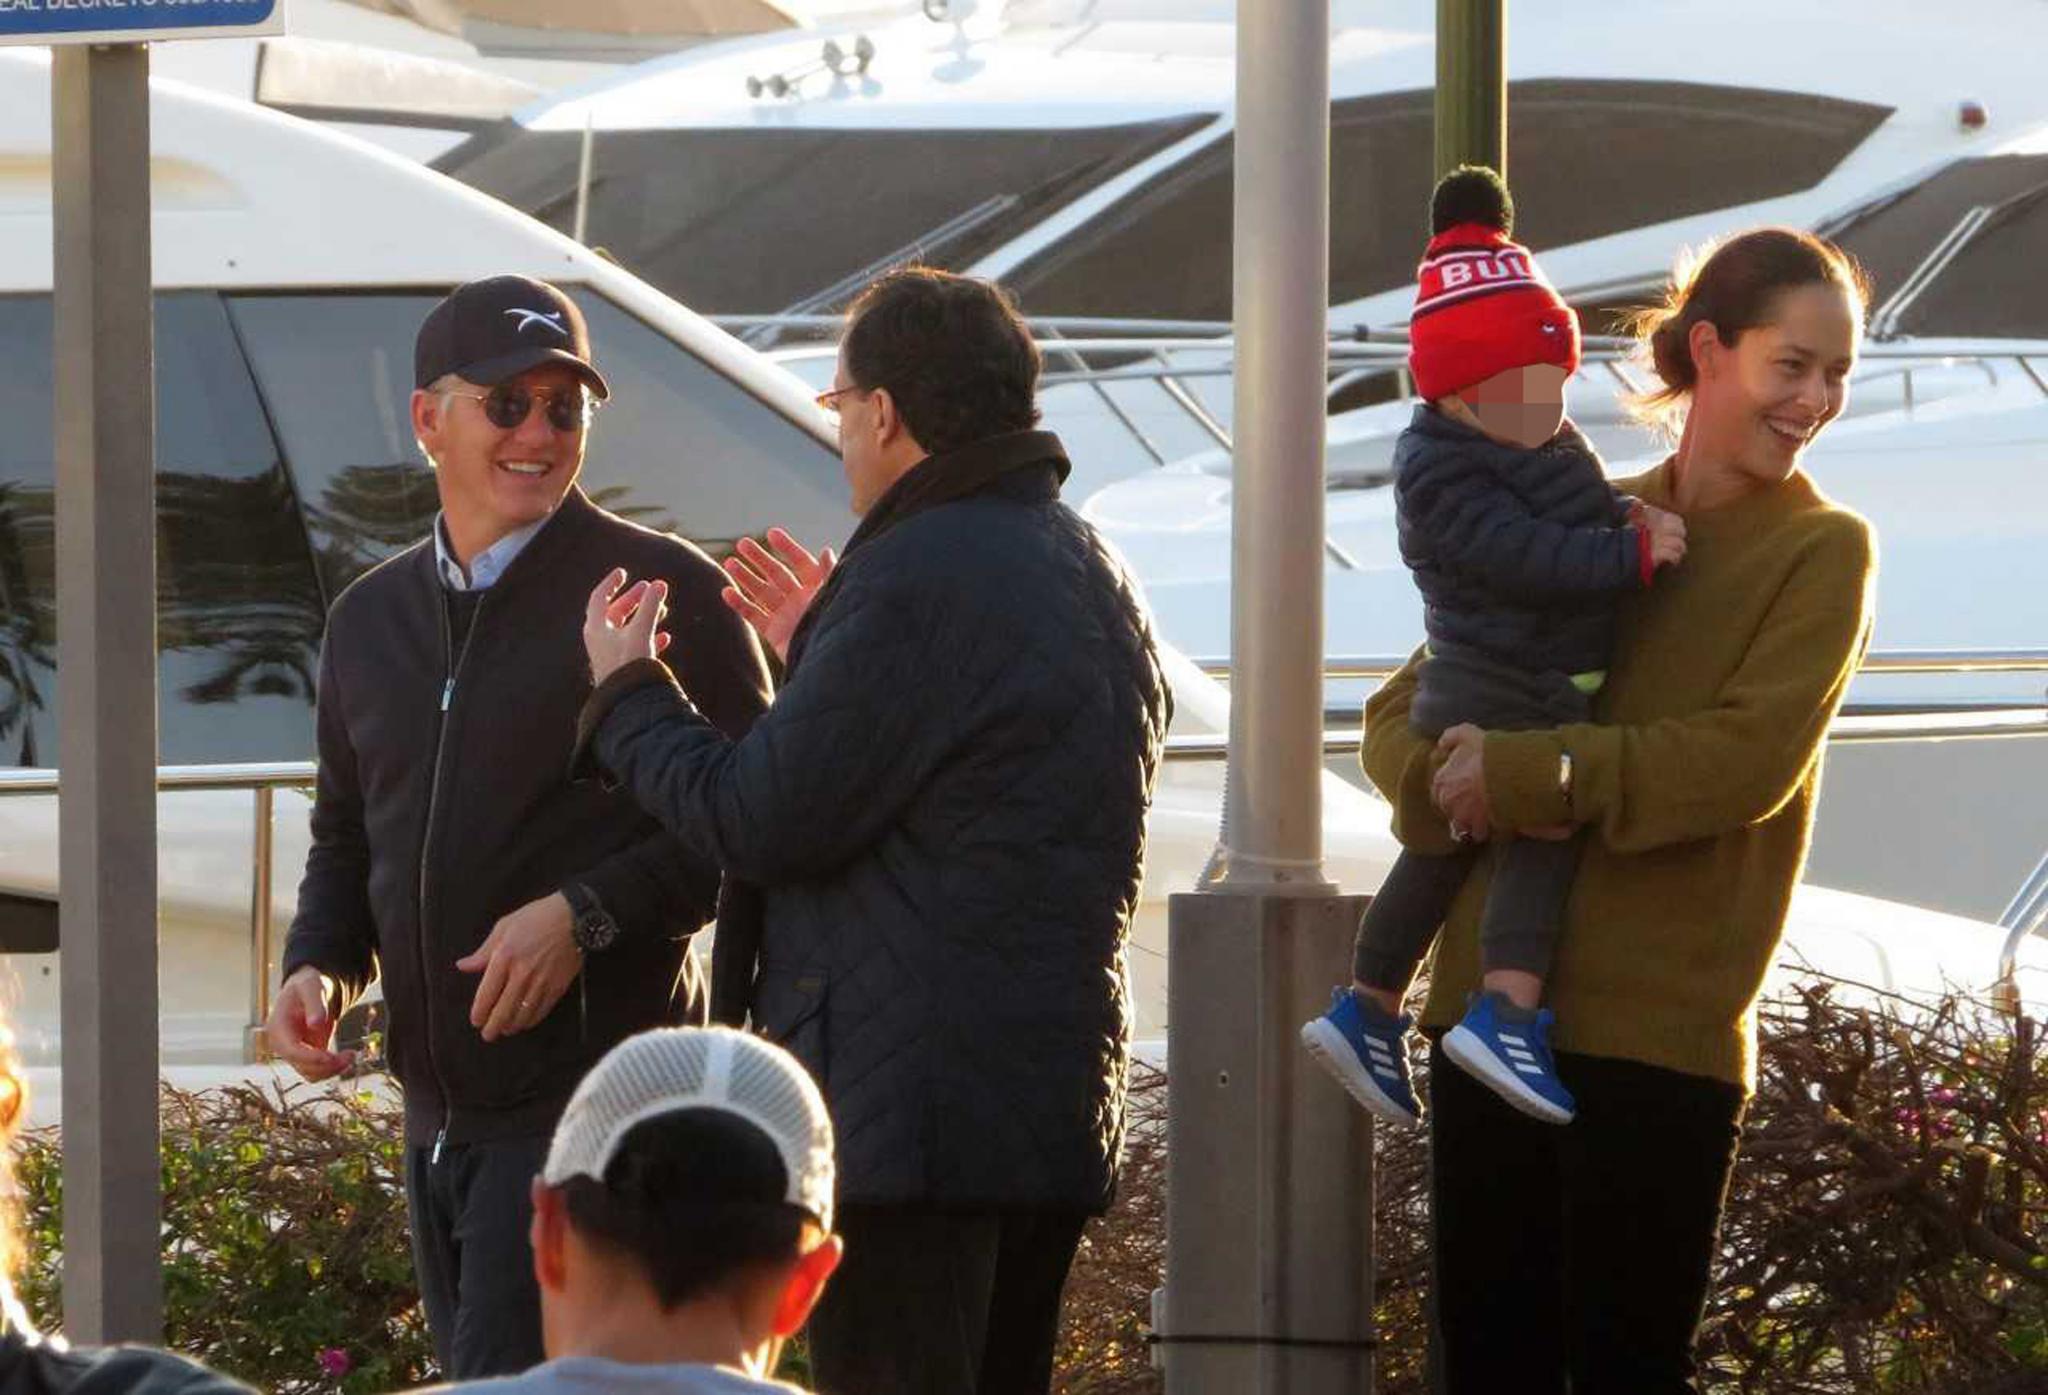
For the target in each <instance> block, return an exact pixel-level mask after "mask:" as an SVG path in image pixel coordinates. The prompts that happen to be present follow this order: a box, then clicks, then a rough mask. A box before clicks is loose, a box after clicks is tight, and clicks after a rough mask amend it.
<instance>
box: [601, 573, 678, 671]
mask: <svg viewBox="0 0 2048 1395" xmlns="http://www.w3.org/2000/svg"><path fill="white" fill-rule="evenodd" d="M667 614H668V583H667V582H666V581H636V582H634V583H633V584H632V585H630V586H628V585H627V584H626V570H625V568H623V567H614V568H612V570H611V571H609V572H607V573H606V574H605V578H604V580H603V581H600V582H598V583H597V589H596V590H594V591H592V592H591V593H590V600H589V602H588V603H587V604H586V605H585V606H584V608H583V652H584V653H585V654H587V655H589V656H590V681H591V682H593V683H602V682H604V680H605V679H607V678H609V677H611V676H612V675H613V674H614V673H617V672H618V671H619V670H620V669H622V668H624V667H625V666H626V665H627V664H629V663H631V662H633V660H635V659H651V658H653V657H654V656H655V655H657V654H659V653H661V651H662V650H664V649H666V648H668V641H669V637H668V635H667V634H666V633H664V632H662V631H660V630H657V629H656V628H655V626H657V625H659V624H660V623H661V621H662V618H663V617H664V616H665V615H667Z"/></svg>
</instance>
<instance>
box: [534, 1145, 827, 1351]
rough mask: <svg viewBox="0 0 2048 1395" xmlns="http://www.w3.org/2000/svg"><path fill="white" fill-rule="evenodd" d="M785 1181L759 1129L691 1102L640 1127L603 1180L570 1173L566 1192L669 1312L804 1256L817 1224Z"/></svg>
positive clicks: (596, 1235)
mask: <svg viewBox="0 0 2048 1395" xmlns="http://www.w3.org/2000/svg"><path fill="white" fill-rule="evenodd" d="M787 1185H788V1174H787V1172H786V1171H785V1170H784V1168H783V1165H782V1156H781V1154H779V1153H777V1152H776V1151H775V1145H774V1144H773V1143H772V1142H770V1141H769V1139H768V1136H767V1135H766V1134H764V1133H762V1132H761V1130H760V1129H758V1128H756V1127H754V1126H753V1125H752V1124H749V1123H748V1122H746V1121H745V1120H744V1119H741V1118H739V1117H738V1116H736V1115H733V1114H730V1113H728V1112H726V1111H725V1110H722V1109H685V1110H678V1111H676V1112H674V1113H671V1114H662V1115H657V1116H656V1117H654V1118H652V1119H648V1120H646V1121H644V1122H642V1123H639V1124H636V1125H634V1126H633V1128H632V1129H631V1130H630V1131H629V1132H628V1133H627V1134H626V1136H625V1138H624V1139H623V1140H621V1141H620V1144H619V1150H618V1153H617V1154H616V1155H615V1156H614V1157H613V1158H612V1161H611V1165H610V1166H609V1167H607V1168H606V1169H605V1174H604V1181H602V1182H599V1181H597V1180H596V1179H594V1178H590V1177H572V1178H570V1179H569V1180H568V1181H566V1182H564V1183H563V1184H562V1186H561V1189H560V1190H561V1193H562V1196H563V1199H564V1200H565V1202H566V1203H567V1207H568V1212H569V1223H570V1224H571V1225H572V1226H574V1227H575V1228H576V1231H577V1233H578V1234H579V1235H581V1236H582V1237H583V1238H584V1239H585V1240H586V1241H588V1242H590V1243H591V1244H593V1245H595V1246H597V1247H598V1248H600V1249H602V1250H605V1251H607V1252H609V1253H611V1254H613V1255H616V1256H618V1257H620V1258H623V1259H625V1260H627V1261H628V1262H630V1263H632V1264H633V1265H634V1266H635V1267H637V1268H638V1269H639V1270H640V1271H641V1272H642V1273H643V1274H645V1275H646V1276H647V1281H648V1283H649V1284H650V1285H652V1287H653V1289H654V1293H655V1297H656V1298H657V1299H658V1300H659V1301H660V1303H661V1306H662V1308H663V1310H664V1311H667V1310H672V1309H674V1308H677V1307H679V1306H680V1305H682V1304H684V1303H687V1302H689V1301H690V1300H691V1299H693V1298H696V1297H699V1296H700V1295H702V1294H705V1293H709V1292H711V1291H713V1290H714V1289H716V1288H718V1287H719V1286H720V1285H721V1284H724V1283H726V1282H728V1281H729V1280H731V1279H733V1278H735V1277H737V1276H739V1275H740V1274H742V1273H744V1272H745V1271H747V1270H749V1269H752V1268H755V1267H757V1266H760V1265H765V1264H786V1263H788V1262H789V1261H791V1260H793V1259H795V1258H796V1257H797V1256H798V1254H799V1253H800V1252H801V1249H802V1245H803V1236H804V1227H805V1225H806V1223H807V1222H809V1223H813V1224H814V1223H815V1222H812V1221H811V1218H810V1217H809V1215H808V1214H807V1213H806V1212H804V1211H803V1210H802V1209H800V1208H798V1207H795V1206H792V1205H790V1204H789V1203H788V1202H787V1201H786V1200H784V1197H785V1196H786V1194H787V1192H786V1188H787Z"/></svg>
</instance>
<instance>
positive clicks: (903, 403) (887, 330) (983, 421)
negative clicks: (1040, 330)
mask: <svg viewBox="0 0 2048 1395" xmlns="http://www.w3.org/2000/svg"><path fill="white" fill-rule="evenodd" d="M846 317H847V325H846V338H845V341H844V343H843V345H842V352H843V353H844V354H845V358H846V372H847V376H849V377H850V378H852V379H853V384H854V386H856V387H859V388H863V389H866V390H869V391H872V390H873V389H875V388H887V389H888V390H889V395H890V396H891V397H892V398H894V399H895V401H896V410H897V411H899V412H901V413H902V414H903V424H904V425H905V426H906V427H908V428H909V429H910V434H911V435H912V436H915V437H916V438H917V441H918V444H920V445H922V446H923V447H924V448H925V449H926V450H928V451H931V452H932V453H933V454H937V453H939V452H940V451H948V450H954V449H957V448H958V447H960V446H964V445H966V444H968V443H969V442H970V441H978V440H981V439H982V438H983V437H985V436H995V435H1000V434H1001V433H1003V432H1006V431H1029V430H1030V429H1031V428H1032V427H1034V426H1036V425H1038V402H1037V393H1038V346H1037V345H1036V344H1033V343H1032V342H1031V332H1030V331H1029V330H1028V329H1026V328H1025V326H1024V322H1023V320H1022V319H1021V318H1020V317H1019V316H1018V314H1017V307H1016V304H1015V303H1014V302H1013V301H1012V300H1011V299H1010V296H1009V293H1008V292H1006V291H1004V290H1003V289H1002V288H1001V287H999V286H996V285H994V284H992V283H990V282H987V281H977V280H975V279H973V278H972V277H968V276H955V275H953V274H952V273H950V272H945V271H935V270H933V269H932V268H930V267H923V266H912V267H902V268H899V269H898V270H895V271H891V272H887V273H885V274H884V275H883V276H882V277H880V278H879V279H878V280H876V281H874V282H873V283H872V284H870V285H869V286H868V288H867V289H866V290H864V291H862V292H861V293H860V294H859V295H858V296H856V297H855V298H854V302H853V304H852V305H851V306H849V307H848V308H847V312H846Z"/></svg>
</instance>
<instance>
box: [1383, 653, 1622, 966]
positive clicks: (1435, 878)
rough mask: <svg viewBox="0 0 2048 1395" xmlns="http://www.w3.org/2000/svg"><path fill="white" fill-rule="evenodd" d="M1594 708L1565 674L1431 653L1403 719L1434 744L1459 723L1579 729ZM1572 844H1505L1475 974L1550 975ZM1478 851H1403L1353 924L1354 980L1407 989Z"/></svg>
mask: <svg viewBox="0 0 2048 1395" xmlns="http://www.w3.org/2000/svg"><path fill="white" fill-rule="evenodd" d="M1592 701H1593V700H1592V698H1591V696H1590V695H1588V694H1586V693H1583V692H1581V691H1579V689H1578V688H1577V687H1576V686H1574V684H1573V683H1572V681H1571V679H1570V678H1568V677H1566V676H1565V675H1564V674H1562V673H1527V672H1524V671H1522V670H1520V669H1513V668H1509V667H1507V666H1506V665H1504V664H1497V663H1495V662H1493V661H1492V660H1490V659H1487V658H1485V657H1483V656H1481V655H1477V654H1468V653H1464V652H1462V651H1459V652H1448V653H1432V654H1431V655H1430V657H1429V658H1428V659H1425V660H1424V661H1423V664H1422V668H1421V670H1420V672H1419V673H1418V674H1417V675H1416V690H1415V702H1414V704H1413V705H1412V706H1411V707H1410V709H1409V720H1410V722H1411V723H1412V724H1413V725H1414V727H1415V729H1416V730H1417V731H1418V732H1420V733H1422V734H1423V735H1424V736H1427V737H1429V738H1430V739H1431V740H1435V739H1436V738H1437V737H1439V736H1441V735H1443V734H1444V732H1446V731H1447V730H1449V729H1450V728H1451V727H1454V726H1457V725H1458V724H1460V723H1462V722H1470V723H1471V724H1473V725H1474V726H1477V727H1481V728H1483V729H1484V730H1487V731H1527V730H1531V729H1534V728H1540V727H1554V726H1559V725H1562V724H1564V723H1568V722H1583V721H1585V720H1586V719H1587V717H1588V715H1589V714H1590V713H1591V711H1592ZM1579 846H1580V839H1579V838H1570V839H1564V840H1559V841H1551V840H1548V839H1543V838H1518V839H1515V840H1513V841H1511V842H1508V843H1506V844H1503V845H1502V847H1501V848H1500V851H1499V853H1498V855H1497V856H1496V858H1495V861H1494V868H1493V881H1492V883H1491V884H1490V885H1489V886H1488V887H1487V891H1486V911H1485V914H1484V915H1483V916H1482V917H1481V919H1480V922H1479V962H1480V965H1481V967H1483V968H1486V969H1520V970H1521V971H1522V972H1524V973H1531V974H1536V975H1538V976H1539V977H1547V976H1548V975H1549V973H1550V961H1551V959H1552V957H1553V956H1554V953H1555V951H1556V948H1557V935H1558V931H1559V929H1560V927H1561V926H1562V924H1563V921H1564V903H1565V898H1566V897H1568V896H1569V895H1571V889H1572V874H1573V873H1574V872H1576V871H1577V870H1578V866H1579ZM1479 852H1480V850H1479V849H1478V848H1476V847H1474V848H1464V849H1461V850H1459V851H1457V852H1454V853H1448V854H1444V855H1442V856H1436V855H1430V854H1423V853H1415V852H1406V851H1404V852H1402V854H1401V855H1400V856H1399V857H1398V858H1396V859H1395V860H1394V866H1393V868H1392V870H1391V871H1389V872H1388V873H1387V878H1386V880H1385V881H1384V882H1382V883H1381V884H1380V889H1379V890H1378V891H1377V892H1375V893H1374V894H1373V898H1372V901H1371V902H1370V904H1368V905H1367V906H1366V908H1365V916H1364V918H1363V919H1361V920H1360V921H1359V924H1358V944H1357V947H1356V949H1355V950H1354V951H1353V954H1352V961H1351V974H1352V977H1354V978H1356V979H1357V980H1358V981H1359V982H1360V983H1367V984H1371V985H1372V986H1373V987H1374V988H1385V989H1389V990H1391V991H1393V992H1396V993H1398V992H1402V991H1404V990H1405V989H1406V988H1407V987H1408V981H1409V980H1410V979H1412V978H1414V977H1415V970H1416V968H1417V967H1418V966H1419V965H1420V964H1421V963H1422V956H1423V955H1424V954H1425V953H1427V952H1428V950H1429V946H1430V942H1431V941H1432V940H1434V939H1435V938H1436V935H1437V931H1438V930H1439V929H1441V928H1442V926H1443V923H1444V917H1445V916H1447V915H1449V914H1450V910H1451V902H1452V901H1454V900H1456V899H1457V896H1458V889H1459V888H1460V887H1462V886H1464V884H1465V878H1466V877H1468V876H1470V875H1471V873H1472V864H1473V863H1474V862H1475V861H1476V860H1477V859H1478V856H1479Z"/></svg>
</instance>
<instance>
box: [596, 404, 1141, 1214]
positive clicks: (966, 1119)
mask: <svg viewBox="0 0 2048 1395" xmlns="http://www.w3.org/2000/svg"><path fill="white" fill-rule="evenodd" d="M1066 471H1067V462H1066V457H1065V455H1064V453H1063V452H1062V451H1061V449H1060V446H1059V442H1058V438H1057V437H1055V436H1053V435H1051V434H1050V433H1046V432H1018V433H1012V434H1009V435H1004V436H998V437H993V438H990V439H989V440H985V441H982V442H978V443H975V444H974V445H970V446H967V447H963V448H962V449H960V450H958V451H954V452H950V453H948V454H946V455H942V456H934V457H932V458H930V459H928V460H927V461H925V462H924V463H923V464H921V465H919V466H918V467H917V468H916V469H914V470H912V471H911V473H910V474H909V475H907V476H905V477H904V479H903V480H901V481H899V482H898V484H897V486H896V487H895V488H893V489H892V490H891V491H889V494H887V495H885V496H884V498H883V499H882V500H881V501H880V502H879V503H878V504H877V505H876V506H875V508H874V509H873V510H871V511H870V513H869V515H868V517H867V519H866V520H865V521H863V523H862V525H861V528H860V530H859V531H858V532H857V533H856V534H855V536H854V539H853V541H852V542H851V543H850V544H849V546H848V548H847V551H846V554H845V557H844V559H843V560H842V561H841V563H840V565H839V569H838V572H837V573H836V574H835V576H834V578H833V579H832V581H831V582H830V583H828V586H827V588H826V590H825V591H823V592H822V593H821V594H820V595H819V597H818V599H817V600H816V601H815V602H814V603H813V606H812V612H811V614H810V615H809V616H808V617H807V618H806V622H805V626H804V629H803V630H802V631H800V633H799V635H798V636H797V639H796V641H795V643H794V644H793V645H792V652H791V663H790V669H789V678H788V682H787V684H786V685H785V686H784V687H783V689H782V690H781V692H780V693H778V694H777V696H776V698H775V700H774V702H773V703H772V704H771V705H770V707H769V709H768V712H767V714H766V715H765V716H763V717H762V718H761V719H760V721H759V722H758V723H757V724H756V725H755V727H754V728H753V730H752V731H751V732H750V733H749V734H748V735H747V736H746V737H745V738H744V739H742V740H740V741H738V742H732V741H729V740H727V739H726V738H725V737H723V736H721V735H720V734H719V733H718V731H717V730H716V729H715V728H713V727H712V726H711V725H710V724H709V723H708V722H706V721H705V720H704V719H703V718H702V717H700V716H698V715H697V714H696V712H695V711H694V710H693V709H692V708H691V707H690V705H689V703H688V701H687V700H686V699H685V698H684V697H683V695H682V693H681V691H680V690H679V689H677V688H676V686H675V685H674V683H673V682H672V681H668V680H667V679H666V675H665V672H664V671H663V670H662V669H661V668H660V666H659V665H658V664H657V663H655V662H654V661H651V660H650V661H644V662H643V663H642V664H638V665H631V666H629V667H628V668H627V669H624V670H621V672H620V673H618V674H615V675H613V676H612V678H611V679H609V680H607V682H606V684H605V685H604V687H603V688H601V689H600V690H599V691H598V692H597V693H596V694H594V695H593V697H592V702H591V706H590V707H589V708H587V709H586V714H585V716H586V721H585V728H586V731H588V732H591V733H593V734H592V736H591V741H592V747H591V749H592V753H593V754H594V755H595V757H596V759H597V760H598V762H599V763H601V764H602V766H603V767H604V768H605V769H606V770H607V771H609V772H610V773H611V774H612V775H613V776H614V777H615V778H617V779H618V780H620V781H621V782H622V783H623V784H624V785H625V786H626V787H627V788H629V789H630V790H631V791H632V793H633V795H634V797H635V798H636V799H637V800H639V802H640V803H641V805H642V806H643V807H645V808H646V809H648V810H649V811H650V812H652V813H653V814H654V815H655V816H656V817H657V818H659V819H660V820H661V821H662V823H663V824H665V825H666V826H667V827H668V828H670V829H671V830H673V831H674V832H675V833H676V834H677V835H678V836H679V837H680V838H681V839H682V840H683V841H684V842H686V843H689V844H692V845H694V846H695V847H696V848H697V849H699V850H700V851H701V852H702V853H703V854H704V855H706V856H708V857H710V858H712V859H715V860H716V861H717V862H718V863H719V864H720V865H721V866H723V867H724V868H725V869H726V871H727V872H728V873H729V874H730V875H732V876H736V877H740V878H743V879H745V880H746V881H749V882H752V883H755V884H757V885H759V886H760V887H761V888H762V889H763V890H762V895H763V899H764V913H763V914H764V920H763V925H762V933H761V941H760V949H759V966H758V970H757V972H756V975H755V977H754V980H753V992H752V1016H753V1021H754V1025H755V1026H756V1028H757V1029H759V1030H761V1031H763V1032H765V1033H766V1034H767V1035H768V1036H769V1037H771V1038H772V1039H774V1040H776V1041H779V1042H782V1043H783V1044H784V1045H786V1046H787V1047H789V1048H790V1049H791V1050H792V1051H793V1052H795V1054H796V1055H797V1056H798V1057H799V1058H801V1059H802V1060H803V1062H804V1063H805V1064H806V1065H807V1066H808V1067H809V1068H810V1070H811V1071H812V1073H813V1074H814V1075H816V1077H817V1078H818V1080H819V1082H820V1083H821V1085H822V1086H823V1089H824V1093H825V1098H826V1101H827V1103H828V1104H829V1106H830V1108H831V1111H832V1116H833V1121H834V1124H835V1126H836V1128H837V1131H838V1144H839V1195H840V1199H841V1200H842V1201H846V1202H854V1203H867V1204H877V1203H881V1204H913V1205H937V1206H962V1207H970V1206H971V1207H1018V1208H1028V1207H1059V1208H1086V1209H1100V1208H1103V1207H1106V1206H1107V1204H1108V1202H1109V1200H1110V1197H1111V1193H1112V1189H1113V1185H1114V1180H1115V1169H1116V1161H1117V1156H1118V1152H1119V1150H1120V1147H1121V1143H1122V1136H1123V1128H1124V1077H1125V1070H1126V1066H1127V1063H1128V1062H1127V1050H1128V1048H1127V1042H1128V1038H1129V1028H1130V1015H1129V1004H1128V990H1127V982H1126V980H1127V974H1126V966H1125V962H1124V955H1125V940H1126V935H1127V932H1128V929H1129V926H1130V922H1131V916H1132V914H1133V912H1134V911H1135V910H1136V908H1137V903H1138V889H1139V881H1140V875H1141V870H1142V863H1143V855H1144V841H1145V840H1144V820H1145V813H1146V809H1147V806H1148V804H1149V803H1150V799H1151V792H1152V784H1153V777H1154V774H1155V771H1156V768H1157V763H1158V759H1159V752H1160V747H1161V742H1162V737H1163V735H1164V731H1165V725H1166V716H1167V710H1168V698H1167V694H1166V691H1165V686H1164V683H1163V680H1162V677H1161V674H1160V669H1159V663H1158V657H1157V654H1156V652H1155V651H1154V648H1153V641H1152V637H1151V630H1150V624H1149V621H1148V619H1147V616H1146V612H1145V608H1144V604H1143V602H1142V600H1141V598H1140V596H1139V593H1138V590H1137V588H1136V586H1135V585H1134V584H1133V582H1132V580H1131V578H1130V577H1129V576H1127V575H1126V574H1125V572H1124V570H1123V568H1122V566H1121V565H1120V563H1119V562H1118V561H1117V559H1116V558H1115V557H1114V556H1113V555H1111V554H1110V553H1109V552H1108V551H1106V550H1105V548H1104V547H1103V545H1102V543H1101V542H1100V541H1099V540H1098V539H1097V537H1096V536H1095V534H1094V532H1093V531H1092V530H1091V529H1090V528H1089V527H1088V526H1087V525H1086V524H1084V523H1083V522H1082V521H1081V520H1080V519H1079V518H1078V517H1076V516H1075V515H1074V513H1073V512H1072V511H1071V510H1069V509H1067V508H1066V507H1065V506H1064V505H1062V504H1061V503H1060V502H1059V484H1060V481H1061V480H1062V479H1063V478H1064V477H1065V474H1066ZM636 670H637V672H636ZM721 952H723V951H722V950H721Z"/></svg>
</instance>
